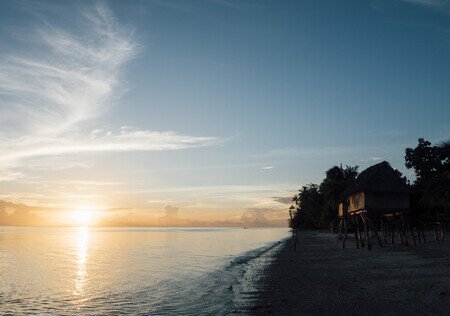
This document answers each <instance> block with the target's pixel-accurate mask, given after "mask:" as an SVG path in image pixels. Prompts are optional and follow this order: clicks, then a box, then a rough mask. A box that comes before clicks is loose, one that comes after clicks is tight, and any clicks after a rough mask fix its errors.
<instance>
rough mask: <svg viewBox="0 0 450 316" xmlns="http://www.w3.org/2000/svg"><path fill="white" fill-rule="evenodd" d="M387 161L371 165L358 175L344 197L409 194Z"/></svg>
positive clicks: (406, 187)
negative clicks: (357, 194) (388, 193)
mask: <svg viewBox="0 0 450 316" xmlns="http://www.w3.org/2000/svg"><path fill="white" fill-rule="evenodd" d="M400 175H401V174H400V172H398V171H397V170H394V169H393V168H392V167H391V165H390V164H389V163H388V162H387V161H383V162H380V163H379V164H376V165H373V166H371V167H369V168H367V169H366V170H364V171H363V172H361V173H360V174H359V176H358V177H357V178H356V180H355V182H354V183H353V185H352V186H351V187H350V188H349V189H348V190H346V191H345V192H344V194H343V195H344V196H348V195H351V194H353V193H356V192H363V191H364V192H397V193H398V192H409V189H408V186H407V185H406V184H405V182H404V181H403V179H402V178H401V176H400Z"/></svg>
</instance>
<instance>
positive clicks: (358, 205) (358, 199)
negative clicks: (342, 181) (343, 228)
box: [348, 192, 366, 213]
mask: <svg viewBox="0 0 450 316" xmlns="http://www.w3.org/2000/svg"><path fill="white" fill-rule="evenodd" d="M365 200H366V198H365V195H364V192H358V193H355V194H352V195H350V196H349V198H348V202H349V205H348V211H349V212H350V213H351V212H355V211H358V210H363V209H364V208H365Z"/></svg>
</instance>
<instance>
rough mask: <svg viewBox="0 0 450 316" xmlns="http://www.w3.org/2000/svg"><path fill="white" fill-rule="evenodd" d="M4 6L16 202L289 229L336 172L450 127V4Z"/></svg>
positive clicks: (4, 96)
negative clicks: (316, 188)
mask: <svg viewBox="0 0 450 316" xmlns="http://www.w3.org/2000/svg"><path fill="white" fill-rule="evenodd" d="M0 6H1V10H0V21H1V22H0V41H1V43H2V45H1V46H0V115H1V116H0V121H1V126H2V127H1V128H0V137H1V141H0V148H1V149H2V152H3V153H5V154H4V157H3V158H2V159H0V179H2V180H3V181H2V182H0V185H1V186H2V196H0V199H2V200H3V201H6V202H5V203H9V204H8V205H9V207H13V206H14V205H16V207H17V205H25V206H29V207H30V208H31V207H34V209H35V210H38V211H41V212H43V213H42V214H49V212H63V211H68V210H69V211H70V209H73V208H79V207H90V208H93V209H95V210H96V211H97V212H99V213H100V214H103V213H108V214H109V213H111V214H112V213H114V216H115V217H120V220H119V219H117V220H116V222H120V223H130V222H131V223H135V224H136V223H148V224H149V225H150V224H151V225H158V224H161V223H172V224H175V225H178V224H179V225H196V224H198V225H226V224H233V225H234V224H239V223H241V222H244V223H245V224H255V225H281V224H283V223H285V218H286V212H285V209H286V207H287V206H286V205H284V204H281V203H279V202H278V200H277V199H276V198H277V197H286V196H289V195H291V194H292V192H294V191H295V190H296V189H297V188H298V187H299V186H300V185H302V184H306V183H309V182H316V183H317V182H320V181H321V179H322V178H323V176H324V172H325V170H326V169H328V168H329V167H331V166H333V165H335V164H340V163H342V164H343V165H359V166H360V169H361V170H362V169H364V168H366V167H368V166H370V165H372V164H374V163H376V162H379V161H381V160H383V159H386V160H388V161H390V162H391V164H392V165H393V167H395V168H398V169H399V170H401V171H402V172H404V173H405V174H408V171H407V170H405V168H404V160H403V155H404V149H405V147H412V146H415V144H416V141H417V138H419V137H425V138H427V139H429V140H430V141H432V142H439V141H442V140H445V139H447V138H448V136H449V135H450V121H449V117H450V107H449V105H448V102H449V100H450V87H449V83H450V58H449V57H448V56H450V2H449V1H446V0H410V1H401V0H398V1H397V0H389V1H387V0H386V1H383V0H378V1H375V0H374V1H343V2H341V1H339V2H338V1H316V0H314V1H269V0H263V1H232V0H216V1H213V0H209V1H207V0H197V1H162V0H161V1H160V0H158V1H157V0H153V1H133V2H125V1H109V2H70V3H68V2H64V3H62V2H58V1H53V2H35V1H32V2H31V1H30V2H28V1H19V2H17V1H3V2H2V3H1V4H0ZM409 176H410V177H412V176H411V175H409ZM5 205H6V204H5ZM174 210H176V211H174ZM38 211H36V212H38ZM44 212H47V213H44ZM102 212H103V213H102ZM10 213H11V212H10ZM52 214H53V213H52ZM52 216H53V215H52ZM111 216H112V215H111ZM167 216H170V220H169V219H168V217H167ZM130 218H132V219H130ZM121 221H122V222H121ZM127 221H128V222H127Z"/></svg>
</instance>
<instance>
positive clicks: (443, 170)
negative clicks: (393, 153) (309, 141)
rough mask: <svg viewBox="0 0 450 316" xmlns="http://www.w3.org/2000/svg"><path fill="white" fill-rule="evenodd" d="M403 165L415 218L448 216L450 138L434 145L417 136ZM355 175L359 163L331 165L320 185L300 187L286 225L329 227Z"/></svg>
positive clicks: (356, 174) (449, 199)
mask: <svg viewBox="0 0 450 316" xmlns="http://www.w3.org/2000/svg"><path fill="white" fill-rule="evenodd" d="M405 166H406V168H408V169H412V170H413V171H414V174H415V178H416V179H415V181H414V182H413V183H410V182H409V181H407V180H406V177H404V176H403V175H402V174H401V173H400V172H399V174H400V176H402V178H403V179H404V181H405V182H406V184H407V185H408V186H409V188H410V192H411V193H412V194H411V201H410V202H411V203H410V213H411V216H412V217H413V218H414V220H419V221H423V222H426V221H427V220H432V219H435V218H436V217H438V216H442V215H443V214H444V216H447V217H448V212H449V209H450V141H447V142H444V143H442V144H440V145H437V146H433V145H432V144H431V143H430V142H429V141H427V140H425V139H423V138H419V140H418V144H417V146H416V147H415V148H406V149H405ZM357 176H358V166H345V167H342V165H340V166H333V167H332V168H330V169H328V170H327V171H326V172H325V179H323V181H322V182H321V183H320V184H313V183H311V184H307V185H304V186H302V187H301V188H300V189H299V191H298V194H296V195H295V196H294V197H293V198H292V201H293V205H291V207H290V208H289V227H291V228H294V229H297V228H313V229H317V228H328V227H329V226H330V223H333V222H334V221H336V220H337V217H338V205H339V202H340V201H341V200H342V198H343V193H344V191H346V190H347V189H348V188H350V187H351V186H352V185H353V183H354V181H355V179H356V178H357Z"/></svg>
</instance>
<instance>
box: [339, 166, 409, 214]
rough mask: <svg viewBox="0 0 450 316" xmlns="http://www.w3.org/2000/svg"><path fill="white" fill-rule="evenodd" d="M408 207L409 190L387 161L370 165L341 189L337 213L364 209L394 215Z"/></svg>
mask: <svg viewBox="0 0 450 316" xmlns="http://www.w3.org/2000/svg"><path fill="white" fill-rule="evenodd" d="M408 209H409V190H408V186H407V185H406V183H405V181H404V180H403V179H402V177H401V173H400V172H399V171H397V170H394V169H393V168H392V167H391V165H390V164H389V163H388V162H387V161H383V162H381V163H379V164H376V165H373V166H371V167H369V168H367V169H366V170H364V171H363V172H361V174H360V175H359V176H358V177H357V178H356V180H355V182H354V184H353V185H352V186H351V187H350V188H349V189H348V190H346V191H345V192H344V194H343V203H341V205H340V206H339V215H340V216H343V214H344V213H345V212H348V213H349V214H351V213H358V212H361V211H366V212H367V213H368V215H380V214H394V213H398V212H403V211H406V210H408Z"/></svg>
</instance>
